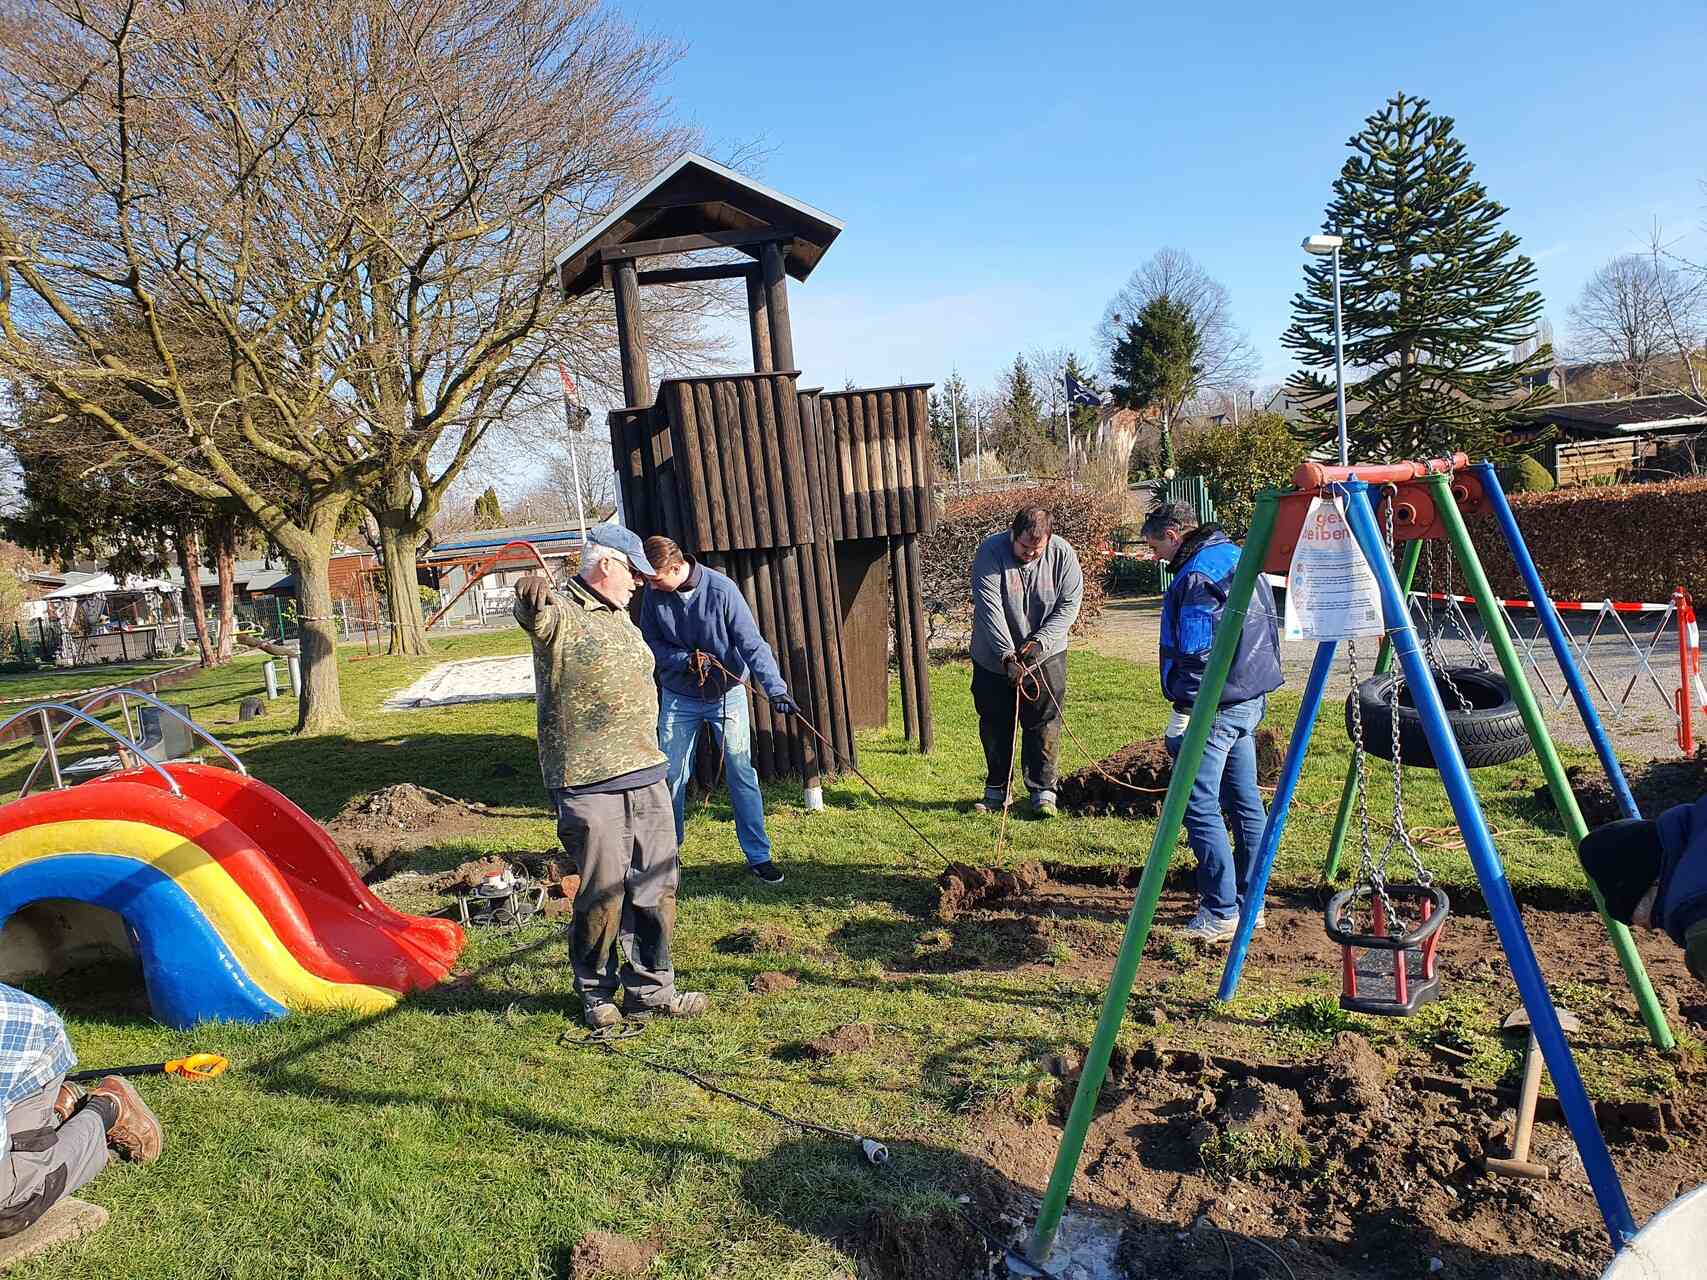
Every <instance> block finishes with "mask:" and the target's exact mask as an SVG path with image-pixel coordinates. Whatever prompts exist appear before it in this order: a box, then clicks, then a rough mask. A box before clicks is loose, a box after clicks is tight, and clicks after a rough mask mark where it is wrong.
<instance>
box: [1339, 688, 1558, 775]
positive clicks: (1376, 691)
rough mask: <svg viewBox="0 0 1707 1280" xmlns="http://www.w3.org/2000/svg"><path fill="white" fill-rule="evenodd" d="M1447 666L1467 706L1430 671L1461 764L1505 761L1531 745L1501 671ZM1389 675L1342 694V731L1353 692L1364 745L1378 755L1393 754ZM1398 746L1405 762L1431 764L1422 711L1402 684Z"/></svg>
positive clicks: (1472, 765) (1348, 726)
mask: <svg viewBox="0 0 1707 1280" xmlns="http://www.w3.org/2000/svg"><path fill="white" fill-rule="evenodd" d="M1447 671H1448V673H1449V674H1450V675H1451V676H1452V682H1453V683H1454V684H1456V685H1457V686H1458V688H1459V689H1460V690H1461V691H1462V692H1463V694H1464V696H1465V697H1466V698H1468V699H1469V701H1470V704H1471V709H1470V710H1469V711H1464V710H1462V709H1460V707H1459V705H1458V700H1457V699H1456V698H1455V697H1453V696H1452V691H1451V690H1450V689H1448V688H1447V687H1446V682H1445V681H1444V680H1442V679H1441V677H1440V673H1438V672H1436V673H1435V677H1434V683H1435V686H1436V687H1437V688H1438V689H1439V690H1440V700H1441V703H1442V704H1443V705H1444V706H1445V707H1446V723H1447V724H1448V725H1450V726H1451V728H1452V735H1453V737H1455V738H1456V739H1457V740H1458V750H1459V752H1460V754H1462V755H1463V757H1464V764H1465V767H1466V768H1470V769H1485V768H1487V767H1488V766H1489V765H1495V764H1506V763H1507V762H1509V761H1512V760H1520V759H1522V758H1523V757H1524V756H1526V755H1528V754H1529V753H1530V752H1531V751H1533V750H1534V744H1532V743H1531V742H1530V741H1529V733H1528V731H1527V730H1526V729H1525V728H1524V727H1523V716H1522V713H1520V712H1519V711H1518V709H1517V703H1515V702H1513V701H1512V697H1511V689H1510V687H1509V686H1507V684H1506V682H1505V678H1504V677H1503V676H1500V675H1498V674H1496V673H1495V672H1492V671H1484V670H1482V669H1481V668H1480V667H1449V668H1447ZM1393 680H1394V676H1393V675H1392V674H1391V673H1389V674H1387V675H1384V676H1376V677H1374V678H1373V679H1370V680H1365V681H1364V682H1363V683H1362V684H1360V685H1358V686H1357V691H1356V692H1355V693H1353V694H1349V695H1347V697H1346V700H1345V731H1346V736H1347V737H1348V738H1350V737H1351V736H1352V718H1351V710H1352V699H1353V698H1356V699H1357V701H1358V703H1359V705H1360V706H1361V708H1362V712H1363V749H1364V750H1365V751H1367V752H1368V753H1369V754H1370V755H1372V756H1374V757H1375V758H1376V759H1377V760H1391V759H1392V758H1393V721H1392V717H1391V715H1390V714H1389V712H1390V708H1389V706H1388V700H1389V699H1390V698H1391V697H1392V685H1393ZM1399 751H1400V752H1401V753H1402V754H1403V756H1404V760H1405V763H1406V764H1414V765H1416V766H1418V767H1419V768H1423V769H1433V768H1435V767H1436V766H1435V762H1434V752H1433V751H1432V750H1431V749H1430V748H1429V745H1428V735H1427V734H1425V733H1424V732H1423V725H1422V717H1421V716H1420V715H1418V714H1417V709H1416V707H1414V706H1413V705H1411V702H1410V697H1409V694H1408V692H1407V691H1406V690H1404V689H1401V690H1400V692H1399Z"/></svg>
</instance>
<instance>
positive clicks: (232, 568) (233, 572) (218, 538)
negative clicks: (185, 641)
mask: <svg viewBox="0 0 1707 1280" xmlns="http://www.w3.org/2000/svg"><path fill="white" fill-rule="evenodd" d="M208 534H209V538H210V540H211V541H212V543H213V562H214V568H215V570H216V571H217V572H218V574H219V652H218V661H219V662H220V663H221V664H222V665H223V664H224V663H227V662H230V661H231V655H232V653H233V652H234V651H235V650H236V648H237V592H236V586H235V578H236V576H237V520H236V517H234V516H228V515H226V516H219V517H218V518H216V519H215V520H214V522H213V526H212V527H211V528H210V529H209V530H208Z"/></svg>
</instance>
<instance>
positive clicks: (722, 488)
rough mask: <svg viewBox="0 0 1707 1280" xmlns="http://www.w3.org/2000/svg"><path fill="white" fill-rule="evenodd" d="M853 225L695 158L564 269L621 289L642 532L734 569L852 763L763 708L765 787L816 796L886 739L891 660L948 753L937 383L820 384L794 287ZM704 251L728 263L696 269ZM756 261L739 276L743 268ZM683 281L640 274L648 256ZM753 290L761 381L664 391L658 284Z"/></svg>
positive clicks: (619, 311) (623, 437)
mask: <svg viewBox="0 0 1707 1280" xmlns="http://www.w3.org/2000/svg"><path fill="white" fill-rule="evenodd" d="M841 230H842V224H841V223H840V222H838V221H837V220H836V219H834V218H832V217H830V216H829V215H828V214H825V213H821V212H819V211H818V210H816V209H813V208H811V207H810V206H808V205H805V204H802V203H801V202H800V201H798V200H794V199H792V198H790V197H788V196H785V195H783V194H781V193H780V192H777V191H773V190H771V189H770V188H768V187H765V186H762V185H761V184H759V183H756V182H753V181H751V180H750V179H748V178H744V177H742V176H741V175H740V174H737V173H735V172H733V171H732V170H729V169H726V168H724V167H723V166H722V165H720V164H717V163H716V162H714V161H711V160H707V159H705V158H704V157H703V156H697V155H691V154H690V155H684V156H682V157H681V158H680V159H679V160H677V161H676V162H675V163H674V164H672V165H670V166H669V168H667V169H665V170H664V171H663V172H662V173H660V174H659V175H658V176H657V177H656V178H654V179H653V180H652V181H651V182H650V183H648V184H647V185H646V186H645V187H644V188H642V189H641V190H640V191H639V192H637V193H636V194H635V195H634V196H632V197H631V198H630V199H628V200H627V201H626V202H625V203H623V204H622V205H621V206H620V207H618V208H617V209H616V210H615V211H614V212H612V213H611V214H610V215H609V216H607V217H606V218H605V219H604V220H603V221H602V222H600V223H599V224H598V225H597V226H596V227H594V228H593V229H592V230H591V231H589V232H587V234H586V235H584V236H582V237H581V239H580V240H578V241H576V243H575V244H573V245H572V246H570V247H569V248H568V249H567V250H565V251H564V253H563V254H562V255H561V256H560V257H559V258H558V259H557V262H556V268H557V273H558V282H559V284H560V286H561V287H562V290H563V294H564V296H565V297H567V298H573V297H578V296H580V295H582V294H586V293H590V292H592V291H593V290H595V289H600V288H605V287H609V288H610V289H611V291H612V292H613V294H614V295H615V302H616V321H617V341H618V346H619V354H620V356H621V361H622V380H623V393H624V398H625V400H626V401H627V404H626V406H625V407H624V408H622V409H619V410H616V411H615V412H613V413H612V414H611V415H610V433H611V452H612V455H613V458H614V461H615V465H616V471H617V476H618V478H619V480H620V482H621V488H622V509H623V515H624V521H625V523H626V524H627V525H628V527H629V528H631V529H633V530H634V531H635V532H636V533H638V534H640V535H641V536H642V537H647V536H650V535H652V534H655V533H661V534H666V535H668V536H669V537H671V538H673V539H674V540H675V541H676V542H677V543H678V544H679V545H680V546H681V547H682V549H683V550H684V551H688V552H690V553H691V554H693V555H694V556H695V557H697V558H698V559H700V560H702V561H703V562H704V563H706V564H709V565H711V566H713V567H714V568H717V569H720V570H722V571H723V572H724V573H727V574H728V575H729V576H730V577H731V578H733V579H734V580H735V582H736V583H737V584H738V585H739V586H740V588H741V593H742V595H743V596H745V598H746V601H747V604H748V605H749V607H751V609H752V610H753V615H754V617H755V618H757V620H758V624H759V629H760V630H761V631H762V632H763V633H764V636H765V639H766V640H767V641H769V643H770V646H771V648H772V649H773V650H774V651H775V653H776V656H777V662H778V665H779V666H780V667H781V668H782V674H783V678H784V679H785V680H787V682H788V684H789V687H790V688H791V689H792V690H793V691H794V693H795V695H796V696H797V697H798V698H799V700H800V705H801V708H802V710H803V711H804V712H805V713H806V715H807V716H808V717H810V719H811V721H812V723H813V724H814V725H816V726H817V727H818V728H819V730H820V731H821V732H822V733H823V734H824V736H825V737H826V738H828V739H829V740H830V741H831V742H832V743H833V744H834V758H833V759H832V758H830V756H831V753H830V752H828V751H826V750H825V749H824V748H823V747H822V745H821V744H820V743H819V742H818V741H817V740H816V739H815V738H814V737H812V735H811V734H809V733H806V732H804V731H803V730H802V729H801V728H800V726H799V725H798V724H797V723H796V722H794V721H790V720H786V719H783V718H781V717H774V716H772V715H771V713H770V708H769V707H768V706H767V705H766V704H765V701H764V699H763V698H756V699H754V705H753V731H754V732H753V754H754V762H755V764H756V765H757V767H758V771H759V774H760V776H761V777H768V778H775V777H782V776H788V775H793V776H798V777H799V778H801V779H802V781H803V782H804V783H805V785H806V786H807V787H808V788H815V787H816V786H817V785H818V780H819V778H820V777H821V776H822V775H824V774H827V773H835V772H837V771H838V770H839V768H840V767H841V764H842V763H843V762H852V761H853V760H854V759H855V744H854V730H856V729H862V728H870V727H875V726H881V725H883V724H885V723H886V722H887V719H888V708H889V681H888V673H889V654H890V649H891V645H890V640H891V637H893V650H894V653H895V655H896V658H897V661H898V664H899V666H900V674H901V714H902V720H903V727H904V729H905V731H906V734H907V736H908V737H909V738H911V739H913V740H914V741H915V742H916V743H917V744H918V746H919V749H920V750H922V751H929V750H930V748H931V742H932V736H933V734H932V726H931V703H930V664H929V661H928V645H927V636H926V631H925V620H924V605H923V598H922V596H921V594H920V582H921V576H920V562H919V535H920V534H922V533H926V532H928V531H929V530H930V529H931V527H932V526H933V525H934V523H935V520H936V514H935V505H934V504H935V489H934V485H933V465H932V453H933V446H932V442H931V439H930V426H929V416H928V403H927V394H928V392H929V390H930V384H929V383H913V384H907V385H904V386H893V387H877V388H865V389H858V390H853V389H850V390H846V391H837V392H826V391H824V390H823V389H822V388H817V387H807V388H802V387H800V386H799V385H798V384H799V379H800V374H799V370H798V368H797V366H796V361H795V358H794V331H793V328H792V326H791V324H790V323H789V314H788V278H789V277H790V276H793V277H794V278H795V279H796V280H800V281H804V280H805V279H806V278H807V276H809V275H810V274H811V273H812V270H813V269H814V268H815V267H816V266H817V265H818V263H819V261H820V260H821V259H822V258H823V256H824V253H825V251H826V250H828V249H829V247H830V245H831V244H832V243H833V242H834V240H835V238H836V236H837V235H838V234H840V232H841ZM705 251H721V253H720V257H721V258H723V259H725V260H722V261H716V262H709V263H691V262H690V263H687V264H686V265H681V263H682V260H684V259H689V258H691V257H692V256H693V255H696V254H699V253H702V252H705ZM731 251H734V252H736V253H739V254H740V255H741V257H740V258H738V259H735V260H733V261H730V260H727V259H728V258H729V256H730V252H731ZM656 258H666V259H671V260H673V261H674V262H675V263H676V265H667V266H658V267H652V268H646V269H643V268H642V265H641V264H642V263H643V262H644V261H645V260H647V259H656ZM714 280H743V281H745V284H746V295H747V316H748V328H749V332H750V334H751V338H752V349H753V372H751V373H739V374H727V375H718V376H712V377H697V378H666V379H665V380H664V381H663V382H662V383H660V384H659V385H658V387H657V389H656V391H654V390H653V386H652V382H651V372H650V369H649V367H648V360H647V352H646V340H645V332H644V326H643V324H642V322H641V288H642V286H645V285H673V284H686V283H692V282H703V281H714Z"/></svg>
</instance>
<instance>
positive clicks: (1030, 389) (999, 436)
mask: <svg viewBox="0 0 1707 1280" xmlns="http://www.w3.org/2000/svg"><path fill="white" fill-rule="evenodd" d="M995 445H996V452H997V453H998V454H1000V455H1001V457H1002V460H1003V461H1004V462H1006V463H1007V464H1008V466H1010V467H1021V468H1024V469H1025V470H1027V471H1030V472H1032V473H1033V474H1039V473H1041V472H1042V471H1043V470H1044V469H1045V468H1047V467H1048V465H1049V463H1050V462H1051V461H1052V460H1053V453H1054V450H1053V448H1052V446H1051V442H1050V436H1049V424H1048V423H1047V422H1045V421H1044V418H1043V406H1042V405H1041V404H1040V403H1039V401H1038V396H1037V384H1036V382H1035V381H1033V380H1032V376H1031V370H1029V369H1028V368H1026V364H1025V357H1024V356H1023V355H1018V356H1015V357H1014V363H1013V368H1011V369H1009V370H1008V371H1007V373H1005V374H1003V375H1002V410H1001V421H1000V422H999V423H998V424H997V427H996V438H995Z"/></svg>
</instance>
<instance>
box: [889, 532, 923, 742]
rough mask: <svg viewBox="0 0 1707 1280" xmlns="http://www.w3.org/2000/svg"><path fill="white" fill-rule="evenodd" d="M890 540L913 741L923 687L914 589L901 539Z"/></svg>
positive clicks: (898, 645)
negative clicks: (917, 666) (911, 602)
mask: <svg viewBox="0 0 1707 1280" xmlns="http://www.w3.org/2000/svg"><path fill="white" fill-rule="evenodd" d="M887 541H888V544H889V591H890V595H891V597H892V599H891V600H890V608H891V617H893V618H894V621H895V660H896V664H897V665H898V666H899V667H900V670H901V734H902V736H903V737H905V738H907V739H909V740H911V739H912V738H913V737H914V735H915V734H916V733H917V731H918V725H919V707H918V698H919V686H918V682H917V681H918V678H917V677H916V676H915V675H914V674H913V662H914V657H915V653H916V650H915V649H914V647H913V614H912V611H911V610H910V609H908V607H907V597H908V596H909V595H910V594H911V589H910V588H909V586H908V583H907V556H906V553H905V552H904V551H902V549H901V539H900V538H889V539H887Z"/></svg>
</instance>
